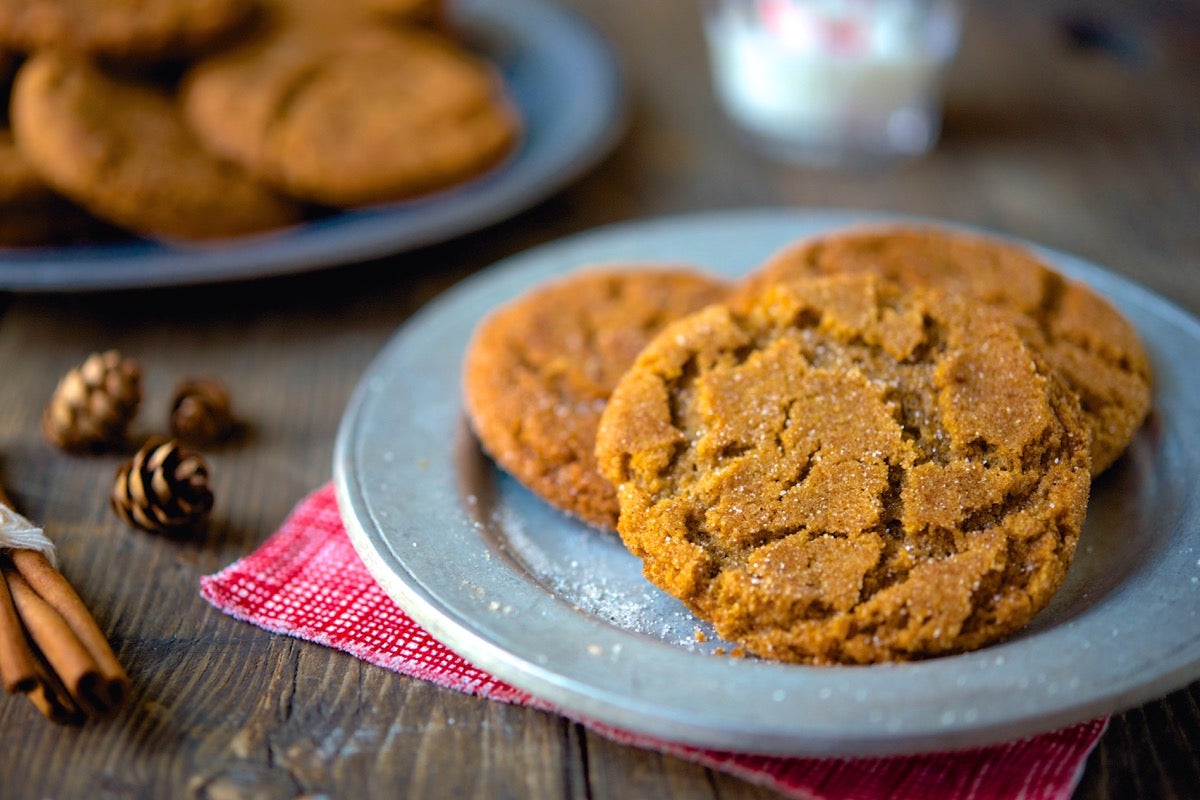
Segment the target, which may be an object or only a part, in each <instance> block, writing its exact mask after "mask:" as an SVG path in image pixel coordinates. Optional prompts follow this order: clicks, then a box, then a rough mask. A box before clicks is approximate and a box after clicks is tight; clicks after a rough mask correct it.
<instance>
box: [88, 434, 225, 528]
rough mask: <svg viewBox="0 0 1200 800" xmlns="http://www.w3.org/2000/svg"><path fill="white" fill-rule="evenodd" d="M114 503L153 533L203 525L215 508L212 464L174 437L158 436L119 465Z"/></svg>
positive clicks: (135, 523) (132, 522)
mask: <svg viewBox="0 0 1200 800" xmlns="http://www.w3.org/2000/svg"><path fill="white" fill-rule="evenodd" d="M109 504H110V505H111V506H112V509H113V511H115V512H116V514H117V516H118V517H120V518H121V519H123V520H125V521H126V522H127V523H129V524H130V525H132V526H133V527H135V528H141V529H142V530H144V531H149V532H151V533H171V532H180V531H186V530H195V529H198V528H199V527H200V526H201V525H202V524H203V523H204V522H205V520H207V519H208V513H209V512H210V511H211V510H212V506H213V494H212V491H211V490H210V489H209V488H208V468H207V467H206V466H205V464H204V459H202V458H201V457H200V456H199V455H196V454H195V453H187V452H184V451H183V450H181V449H180V448H179V445H178V444H177V443H176V442H175V441H174V440H170V441H168V440H166V439H162V438H159V437H154V438H152V439H151V440H150V441H148V442H146V444H145V445H144V446H143V447H142V449H141V450H138V451H137V453H136V454H135V455H134V456H133V458H132V459H131V460H129V461H127V462H126V463H124V464H122V465H121V466H120V467H118V468H117V475H116V480H115V481H114V482H113V490H112V495H111V497H110V498H109Z"/></svg>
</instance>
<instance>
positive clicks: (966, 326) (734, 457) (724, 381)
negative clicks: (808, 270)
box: [596, 275, 1091, 664]
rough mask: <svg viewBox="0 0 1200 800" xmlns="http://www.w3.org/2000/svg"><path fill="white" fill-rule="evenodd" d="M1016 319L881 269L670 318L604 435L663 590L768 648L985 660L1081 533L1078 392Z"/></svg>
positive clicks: (607, 456) (1083, 497)
mask: <svg viewBox="0 0 1200 800" xmlns="http://www.w3.org/2000/svg"><path fill="white" fill-rule="evenodd" d="M1012 317H1013V315H1012V314H1011V313H1009V312H1004V311H1002V310H999V309H991V308H979V307H977V306H976V305H975V304H972V303H969V302H968V301H966V300H965V299H963V298H961V297H956V296H944V295H939V294H936V293H925V292H920V291H913V292H903V291H901V290H900V289H899V288H897V287H895V286H893V285H890V284H887V283H885V282H883V281H882V280H881V279H879V278H878V277H876V276H873V275H849V276H842V277H838V278H829V279H823V280H813V281H810V282H796V283H790V284H780V285H776V286H774V287H773V288H772V289H769V290H767V291H766V292H764V293H762V294H760V295H759V298H758V300H757V301H756V302H754V303H750V304H745V305H744V307H742V308H739V309H738V310H734V309H732V308H731V307H729V306H727V305H717V306H712V307H710V308H707V309H705V310H702V311H700V312H698V313H696V314H693V315H690V316H688V317H686V318H684V319H682V320H680V321H678V322H676V323H675V324H672V325H670V326H668V327H667V328H666V329H664V330H663V331H662V332H661V333H660V334H659V335H658V336H657V337H655V338H654V340H653V341H652V342H651V343H650V344H649V345H647V347H646V348H645V349H644V350H643V351H642V353H641V354H640V355H639V356H638V357H637V359H636V361H635V363H634V365H633V366H632V367H631V368H630V370H629V371H628V372H627V373H626V374H625V376H624V377H623V378H622V379H621V381H620V382H619V383H618V384H617V387H616V388H615V389H614V391H613V393H612V396H611V398H610V400H609V402H608V404H607V406H606V409H605V411H604V414H603V416H602V418H601V422H600V426H599V430H598V432H597V436H596V449H597V459H598V464H599V467H600V469H601V471H602V473H603V474H604V475H605V476H606V477H607V478H609V480H610V481H612V482H613V483H614V484H615V485H616V486H617V487H618V495H619V499H620V509H621V510H620V521H619V524H618V531H619V533H620V535H621V537H622V539H623V540H624V542H625V543H626V545H627V546H628V547H629V549H630V550H631V551H632V552H633V553H634V554H636V555H637V556H639V557H641V558H642V559H643V566H644V572H645V574H646V577H647V578H649V579H650V580H651V581H652V582H653V583H654V584H656V585H657V586H659V587H661V588H662V589H664V590H666V591H667V592H669V593H670V594H672V595H674V596H676V597H678V598H679V599H681V600H682V601H684V603H686V604H687V605H688V606H689V607H691V608H692V609H693V610H694V611H695V612H696V613H697V614H698V615H699V616H701V617H704V618H707V619H710V620H712V621H713V623H714V624H715V626H716V629H717V631H718V632H719V633H720V634H721V635H722V636H724V637H726V638H728V639H730V640H732V641H736V642H738V643H739V644H740V645H742V646H743V647H745V648H746V649H747V650H748V651H750V652H752V653H755V654H758V655H760V656H763V657H766V658H770V659H778V660H782V661H790V662H804V663H816V664H829V663H858V664H865V663H872V662H879V661H892V660H909V659H918V658H925V657H930V656H937V655H943V654H949V653H956V652H960V651H965V650H971V649H974V648H978V647H981V646H984V645H986V644H989V643H991V642H994V641H996V640H998V639H1000V638H1002V637H1004V636H1007V635H1009V634H1012V633H1013V632H1015V631H1017V630H1019V629H1020V628H1021V627H1022V626H1023V625H1025V624H1026V622H1028V621H1029V619H1030V618H1031V617H1032V616H1033V615H1034V614H1035V613H1037V611H1038V610H1040V609H1041V608H1043V607H1044V606H1045V605H1046V603H1047V602H1048V601H1049V600H1050V598H1051V596H1052V595H1053V594H1054V592H1055V591H1056V590H1057V588H1058V587H1059V585H1060V584H1061V582H1062V579H1063V576H1064V574H1065V573H1066V570H1067V567H1068V565H1069V564H1070V561H1071V558H1072V555H1073V553H1074V551H1075V546H1076V542H1077V541H1078V537H1079V534H1080V530H1081V527H1082V524H1083V519H1084V512H1085V508H1086V504H1087V498H1088V490H1089V486H1090V482H1091V479H1090V474H1089V454H1088V433H1087V428H1086V426H1085V423H1084V421H1083V418H1082V416H1081V414H1080V410H1079V405H1078V401H1077V400H1076V398H1075V397H1074V395H1073V394H1072V393H1071V392H1070V390H1068V389H1067V388H1066V386H1065V385H1064V384H1063V382H1062V381H1061V380H1060V379H1059V377H1058V376H1057V374H1056V373H1055V372H1054V371H1053V370H1052V369H1051V368H1050V367H1049V366H1047V365H1046V364H1045V363H1044V362H1043V361H1042V359H1041V358H1040V357H1039V356H1038V355H1037V353H1036V352H1035V351H1034V350H1033V349H1032V348H1030V347H1028V346H1027V345H1026V344H1025V342H1024V341H1023V339H1022V338H1021V337H1020V335H1019V333H1018V330H1017V327H1016V325H1015V324H1014V322H1013V321H1012Z"/></svg>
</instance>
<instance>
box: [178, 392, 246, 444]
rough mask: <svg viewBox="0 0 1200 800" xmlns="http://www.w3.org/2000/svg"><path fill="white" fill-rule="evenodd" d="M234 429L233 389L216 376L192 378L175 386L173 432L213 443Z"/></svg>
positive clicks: (183, 436) (191, 440)
mask: <svg viewBox="0 0 1200 800" xmlns="http://www.w3.org/2000/svg"><path fill="white" fill-rule="evenodd" d="M232 431H233V411H232V408H231V406H230V404H229V390H228V389H226V388H225V385H224V384H223V383H221V382H220V381H218V380H216V379H215V378H189V379H188V380H185V381H183V382H181V383H180V384H179V385H178V386H177V387H175V399H174V400H173V401H172V402H171V433H172V434H173V435H174V436H175V437H176V438H178V439H182V440H184V441H187V442H193V443H195V444H212V443H215V442H220V441H222V440H224V439H226V438H227V437H228V436H229V434H230V433H231V432H232Z"/></svg>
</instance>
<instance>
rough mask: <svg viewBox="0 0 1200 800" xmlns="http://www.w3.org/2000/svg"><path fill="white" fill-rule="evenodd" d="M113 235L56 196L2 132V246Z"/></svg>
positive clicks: (0, 229)
mask: <svg viewBox="0 0 1200 800" xmlns="http://www.w3.org/2000/svg"><path fill="white" fill-rule="evenodd" d="M109 234H110V232H109V231H107V229H106V228H105V227H104V226H103V225H102V224H101V223H100V222H99V221H98V220H96V219H93V218H92V217H91V216H90V215H88V214H86V213H85V212H84V211H83V210H82V209H80V208H78V207H77V206H75V205H74V204H72V203H70V202H68V201H67V200H66V199H65V198H63V197H61V196H60V195H58V194H55V193H54V192H53V191H51V190H50V188H49V187H48V186H46V184H45V183H44V182H43V181H42V179H41V178H40V177H39V176H38V174H37V173H36V172H35V171H34V169H33V167H31V166H30V165H29V162H28V161H26V159H25V157H24V156H23V155H21V152H20V151H19V150H18V149H17V146H16V144H15V143H14V142H13V139H12V134H11V133H9V132H8V131H6V130H3V131H0V246H4V247H31V246H34V245H43V244H66V243H71V242H78V241H82V240H87V239H93V238H104V237H105V236H106V235H109Z"/></svg>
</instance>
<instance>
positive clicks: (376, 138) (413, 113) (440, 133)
mask: <svg viewBox="0 0 1200 800" xmlns="http://www.w3.org/2000/svg"><path fill="white" fill-rule="evenodd" d="M297 19H298V18H293V19H291V20H290V21H286V22H281V23H279V24H275V25H269V26H267V27H266V29H265V30H263V31H262V32H261V33H260V34H259V35H257V36H254V37H251V38H250V39H248V40H246V41H244V42H242V43H241V44H239V45H238V46H237V47H234V48H232V49H230V50H228V51H226V52H224V53H221V54H218V55H215V56H212V57H210V58H206V59H203V60H201V61H200V62H199V63H197V64H196V65H195V66H194V67H193V68H192V69H191V70H190V71H189V72H188V73H187V75H185V77H184V80H183V84H182V89H181V92H182V101H183V104H184V109H185V113H186V116H187V119H188V121H189V122H190V124H191V125H192V126H193V128H194V129H195V130H196V132H197V133H198V135H199V136H200V137H201V139H202V140H203V141H204V142H205V143H206V144H207V145H208V146H209V147H210V148H211V149H212V150H213V151H215V152H217V153H220V154H221V155H223V156H225V157H227V158H230V159H233V160H235V161H237V162H238V163H239V164H241V165H242V166H243V167H244V168H245V169H246V170H247V171H248V172H250V173H251V174H253V175H254V176H256V177H257V178H259V179H260V180H262V181H263V182H265V183H267V184H268V185H270V186H273V187H274V188H276V189H278V190H279V191H281V192H283V193H286V194H288V195H291V196H294V197H298V198H303V199H305V200H309V201H312V202H315V203H319V204H322V205H327V206H335V207H344V206H355V205H362V204H368V203H377V202H385V201H393V200H401V199H406V198H410V197H414V196H417V195H421V194H425V193H428V192H432V191H435V190H438V189H442V188H446V187H448V186H452V185H454V184H456V183H459V182H462V181H464V180H466V179H468V178H471V177H474V176H476V175H479V174H480V173H482V172H484V171H486V170H487V169H488V168H489V167H492V166H494V165H495V164H497V163H498V162H499V161H501V160H502V159H503V158H504V157H505V156H506V155H507V154H508V153H510V152H511V151H512V149H513V147H514V146H515V143H516V141H517V138H518V132H519V122H518V117H517V114H516V112H515V110H514V109H513V106H512V105H511V103H510V102H509V100H508V99H507V97H506V95H505V92H504V88H503V84H502V82H501V80H500V78H499V76H498V75H497V74H496V72H495V71H494V70H493V69H492V67H491V66H490V65H488V64H487V63H485V62H484V61H482V60H480V59H478V58H476V57H475V56H473V55H471V54H470V53H468V52H467V51H465V50H463V49H462V48H460V47H459V46H458V45H456V44H454V43H452V42H450V41H448V40H446V39H444V38H442V37H440V36H438V35H436V34H433V33H430V32H429V31H427V30H424V29H419V28H417V27H415V26H389V25H382V24H372V23H369V22H363V21H361V19H360V20H358V21H357V22H353V24H351V22H347V23H346V24H339V25H336V26H335V25H331V26H316V25H311V24H300V23H299V22H297ZM304 19H308V18H307V17H305V18H304Z"/></svg>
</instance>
